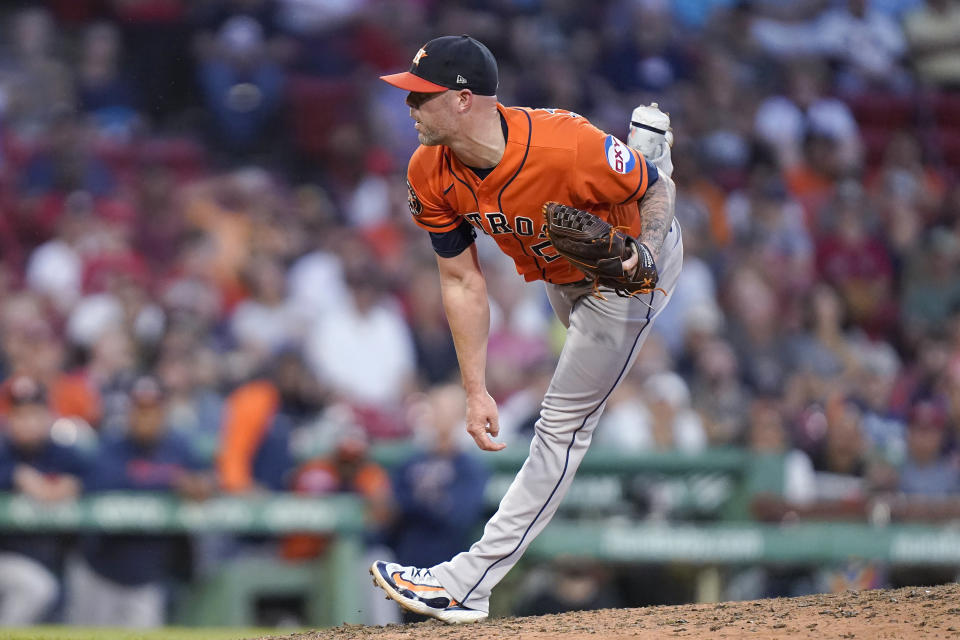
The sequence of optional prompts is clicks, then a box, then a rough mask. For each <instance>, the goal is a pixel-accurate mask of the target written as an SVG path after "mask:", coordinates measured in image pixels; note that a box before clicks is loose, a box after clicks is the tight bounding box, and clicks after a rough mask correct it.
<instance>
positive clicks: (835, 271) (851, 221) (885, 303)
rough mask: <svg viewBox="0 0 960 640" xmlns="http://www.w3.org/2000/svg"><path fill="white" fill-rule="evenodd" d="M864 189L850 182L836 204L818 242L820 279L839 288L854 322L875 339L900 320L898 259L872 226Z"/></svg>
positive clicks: (845, 184) (836, 200)
mask: <svg viewBox="0 0 960 640" xmlns="http://www.w3.org/2000/svg"><path fill="white" fill-rule="evenodd" d="M864 195H865V194H864V191H863V187H862V186H861V185H860V184H858V183H856V182H853V181H845V182H844V183H843V184H842V188H841V190H840V191H839V192H838V194H837V198H836V199H835V200H834V202H833V211H832V212H831V215H830V218H829V219H830V220H832V221H833V222H832V224H831V226H830V227H828V228H827V229H824V234H823V235H821V237H820V239H819V240H818V242H817V260H816V261H817V265H818V267H819V269H820V277H821V278H822V279H823V280H825V281H826V282H828V283H829V284H831V285H832V286H833V287H835V288H836V290H837V293H839V294H840V298H841V299H842V300H843V303H844V307H845V309H846V314H847V317H848V319H849V320H850V322H852V323H853V324H855V325H856V326H858V327H859V328H861V329H863V330H864V331H865V332H867V334H869V335H870V336H871V337H877V338H879V337H882V336H885V335H889V332H890V331H891V329H892V328H893V325H894V323H895V322H896V315H897V302H896V301H897V298H896V296H895V295H894V293H893V285H894V282H893V277H894V272H893V260H892V257H891V255H890V251H889V249H888V248H887V246H886V245H885V243H884V242H883V240H882V239H881V238H879V237H878V236H877V233H876V230H875V228H874V226H873V223H874V222H875V220H874V219H873V218H872V214H873V212H872V211H871V210H870V209H869V208H868V207H867V201H866V200H865V197H864Z"/></svg>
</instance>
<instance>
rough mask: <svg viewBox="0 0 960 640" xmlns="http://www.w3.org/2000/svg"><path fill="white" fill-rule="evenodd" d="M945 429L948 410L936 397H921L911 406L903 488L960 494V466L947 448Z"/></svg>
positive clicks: (924, 493) (922, 493)
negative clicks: (926, 398) (948, 455)
mask: <svg viewBox="0 0 960 640" xmlns="http://www.w3.org/2000/svg"><path fill="white" fill-rule="evenodd" d="M946 429H947V415H946V412H945V411H944V410H943V407H941V406H940V405H939V404H938V403H937V402H936V401H932V400H921V401H919V402H917V403H916V404H915V405H914V406H913V408H912V409H911V410H910V420H909V422H908V423H907V459H906V461H905V462H904V464H903V466H902V467H900V487H899V488H900V491H902V492H903V493H906V494H909V495H916V496H928V497H942V496H954V497H955V496H956V495H957V494H960V469H958V468H957V465H956V461H954V460H951V459H950V458H949V457H947V456H946V453H945V451H944V444H945V442H946V435H947V433H946Z"/></svg>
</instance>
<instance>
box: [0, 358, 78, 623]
mask: <svg viewBox="0 0 960 640" xmlns="http://www.w3.org/2000/svg"><path fill="white" fill-rule="evenodd" d="M6 395H7V398H6V400H7V402H8V403H9V405H10V413H9V415H8V416H7V420H6V428H5V429H4V430H3V432H0V491H5V492H14V493H16V494H19V495H22V496H25V497H27V498H31V499H33V500H37V501H40V502H63V501H68V500H73V499H74V498H76V497H77V496H78V495H79V494H80V491H81V489H82V486H83V485H82V482H83V478H84V477H85V475H86V472H87V468H88V462H87V460H86V459H85V458H84V457H83V455H82V454H81V452H80V451H78V450H77V449H76V448H74V447H70V446H64V445H62V444H58V443H57V442H56V441H55V440H54V438H53V435H52V428H53V423H54V415H53V414H52V413H51V412H50V410H49V409H48V408H47V399H46V397H45V390H44V389H43V387H42V386H41V385H40V384H39V383H38V382H36V381H35V380H33V379H31V378H27V377H25V376H19V377H15V378H14V379H13V380H11V381H10V383H9V385H8V387H7V390H6ZM66 545H67V542H66V539H65V538H64V537H63V536H61V535H59V534H56V533H10V534H4V535H0V626H26V625H31V624H36V623H38V622H40V621H42V620H43V619H44V616H45V615H47V614H48V613H49V611H50V608H51V607H52V606H53V604H54V603H55V602H56V600H57V598H58V596H59V593H60V584H59V576H60V574H61V571H62V569H63V559H64V554H65V553H66V551H67V549H66Z"/></svg>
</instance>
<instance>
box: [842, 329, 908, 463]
mask: <svg viewBox="0 0 960 640" xmlns="http://www.w3.org/2000/svg"><path fill="white" fill-rule="evenodd" d="M857 351H858V353H857V356H856V358H857V363H858V364H857V371H856V373H855V374H853V375H851V378H852V382H853V384H854V395H855V397H856V399H857V402H858V403H859V404H860V405H861V407H862V409H863V431H864V435H865V436H866V438H867V441H868V443H869V447H870V449H871V455H872V456H876V457H878V458H880V459H881V460H883V461H885V462H887V463H889V464H891V465H894V466H899V465H900V464H901V463H902V462H903V460H904V458H905V456H906V450H907V445H906V428H905V425H904V421H903V417H902V416H901V415H899V414H898V412H896V411H894V410H893V408H892V407H891V402H890V400H891V397H892V394H893V387H894V384H895V383H896V380H897V375H898V374H899V373H900V361H899V358H898V357H897V354H896V352H895V351H894V350H893V347H891V346H890V345H889V344H887V343H883V342H878V343H869V344H863V345H860V346H859V348H858V349H857Z"/></svg>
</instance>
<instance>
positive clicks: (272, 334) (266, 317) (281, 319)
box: [230, 254, 307, 366]
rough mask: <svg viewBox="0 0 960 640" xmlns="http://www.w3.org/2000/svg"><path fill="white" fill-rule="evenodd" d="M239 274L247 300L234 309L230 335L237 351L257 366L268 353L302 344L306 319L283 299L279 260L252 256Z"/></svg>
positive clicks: (283, 286)
mask: <svg viewBox="0 0 960 640" xmlns="http://www.w3.org/2000/svg"><path fill="white" fill-rule="evenodd" d="M242 273H243V276H244V281H245V284H246V289H247V290H248V291H249V292H250V297H249V298H246V299H244V300H243V301H241V302H240V303H239V304H238V305H237V306H236V307H235V308H234V310H233V313H232V315H231V317H230V333H231V336H232V337H233V339H234V340H235V341H236V342H237V346H238V348H239V351H240V352H241V353H242V354H243V355H244V356H246V357H248V358H250V360H251V361H252V362H253V363H254V365H255V366H259V365H261V364H263V363H264V362H265V361H266V359H267V358H268V356H269V355H270V354H271V353H274V352H276V351H278V350H280V349H281V348H283V347H286V346H289V345H294V344H299V343H300V342H302V339H303V336H301V335H300V333H301V331H302V327H304V326H305V325H306V321H307V318H306V317H304V316H302V315H301V314H300V313H299V312H298V310H297V309H296V308H295V307H294V306H293V305H292V304H291V302H290V301H289V300H288V299H287V297H286V295H285V290H284V289H285V283H284V271H283V265H282V264H281V263H280V261H279V260H278V259H276V258H274V257H273V256H270V255H265V254H261V255H256V256H253V257H251V258H250V259H249V260H248V262H247V264H246V266H245V268H244V270H243V272H242Z"/></svg>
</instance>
